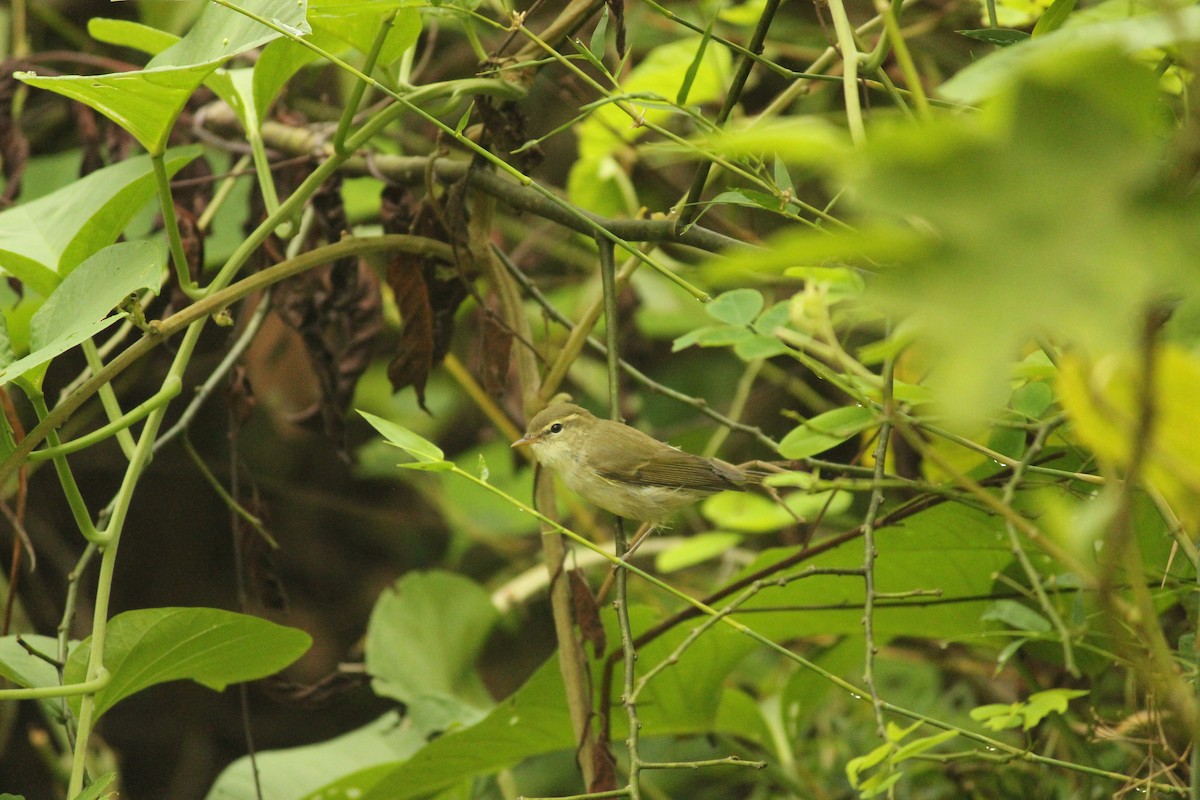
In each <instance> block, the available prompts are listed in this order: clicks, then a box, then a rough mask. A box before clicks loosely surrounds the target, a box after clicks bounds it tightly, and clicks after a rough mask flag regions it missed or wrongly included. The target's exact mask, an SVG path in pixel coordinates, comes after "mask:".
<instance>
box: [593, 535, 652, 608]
mask: <svg viewBox="0 0 1200 800" xmlns="http://www.w3.org/2000/svg"><path fill="white" fill-rule="evenodd" d="M657 528H658V526H657V525H655V524H654V523H652V522H643V523H642V524H641V526H640V527H639V528H638V529H637V531H636V532H635V533H634V534H633V540H632V541H631V542H630V543H629V547H628V548H626V550H625V552H624V553H619V554H618V555H619V556H620V557H621V561H622V562H626V561H628V560H629V559H630V558H631V557H632V556H633V554H634V553H635V552H636V551H637V549H638V547H640V546H641V544H642V542H643V541H645V539H646V537H647V536H649V535H650V534H651V533H653V532H654V531H655V530H656V529H657ZM619 569H620V567H619V566H617V565H616V564H613V567H612V571H611V572H609V573H608V575H607V576H606V577H605V578H604V583H602V584H600V588H599V589H597V590H596V602H597V603H603V602H604V596H605V595H607V594H608V590H609V589H611V588H612V585H613V581H615V580H616V579H617V570H619Z"/></svg>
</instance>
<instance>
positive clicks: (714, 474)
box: [600, 450, 745, 492]
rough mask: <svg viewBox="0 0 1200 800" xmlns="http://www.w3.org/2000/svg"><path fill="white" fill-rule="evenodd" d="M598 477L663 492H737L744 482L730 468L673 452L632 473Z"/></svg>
mask: <svg viewBox="0 0 1200 800" xmlns="http://www.w3.org/2000/svg"><path fill="white" fill-rule="evenodd" d="M600 474H601V476H602V477H604V478H607V479H609V480H615V481H622V482H624V483H638V484H642V485H644V486H662V487H666V488H679V487H684V486H686V487H688V488H690V489H694V490H696V491H702V492H720V491H724V490H726V489H735V490H736V489H741V488H742V484H743V483H745V478H744V476H742V475H741V474H740V473H739V472H738V471H737V470H736V469H735V468H734V467H731V466H727V465H725V464H721V463H719V462H715V461H710V460H708V459H707V458H701V457H700V456H695V455H692V454H691V453H685V452H683V451H682V450H679V451H675V452H673V453H671V454H669V455H667V456H666V457H664V456H663V455H662V454H661V453H659V454H657V457H656V458H654V459H653V460H646V461H644V462H642V463H640V464H637V465H633V468H632V469H623V470H619V471H613V472H608V473H605V472H601V473H600Z"/></svg>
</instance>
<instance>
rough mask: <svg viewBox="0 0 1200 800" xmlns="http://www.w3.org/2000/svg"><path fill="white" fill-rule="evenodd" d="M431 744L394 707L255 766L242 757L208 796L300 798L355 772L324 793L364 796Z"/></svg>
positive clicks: (332, 799) (329, 798) (328, 797)
mask: <svg viewBox="0 0 1200 800" xmlns="http://www.w3.org/2000/svg"><path fill="white" fill-rule="evenodd" d="M425 743H426V739H425V737H424V736H422V735H421V734H420V733H418V732H417V731H416V730H415V729H414V728H413V727H412V726H409V725H405V724H404V721H403V720H402V719H401V717H400V715H399V714H398V713H396V712H394V711H392V712H389V713H387V714H384V715H383V716H382V717H380V718H379V719H377V720H375V721H374V722H371V723H370V724H368V725H365V726H364V727H362V728H359V729H358V730H355V731H351V732H350V733H347V734H345V735H344V736H339V737H337V738H336V739H331V740H329V741H327V742H321V743H319V744H312V745H307V746H305V747H294V748H291V749H288V750H268V751H265V752H260V753H258V754H257V755H256V756H255V761H256V763H255V764H254V765H253V766H252V765H251V763H250V759H249V758H242V759H239V760H238V761H235V762H234V763H233V764H231V765H230V766H229V767H228V768H226V769H225V771H224V772H222V773H221V775H220V777H218V778H217V780H216V783H214V784H213V786H212V788H211V789H210V790H209V792H208V795H207V797H206V800H257V798H259V797H270V798H271V800H299V798H302V797H307V796H308V795H310V794H311V793H312V792H313V791H314V790H316V789H318V788H320V787H326V786H327V784H329V782H330V780H332V779H333V778H335V777H338V776H351V777H346V778H339V780H338V781H337V784H336V785H337V786H338V789H337V791H335V790H334V788H333V787H327V788H326V793H325V794H323V795H322V797H323V798H325V800H336V799H337V798H346V799H347V800H348V799H349V798H351V797H356V796H361V795H362V793H364V792H366V791H367V790H368V789H370V788H371V787H372V786H374V785H375V783H377V782H378V781H379V779H380V778H382V777H383V775H384V774H386V773H387V772H390V771H392V770H393V769H395V765H396V764H397V763H398V762H401V761H403V760H404V759H406V758H408V757H409V756H411V755H412V754H413V753H415V752H416V751H417V750H419V749H420V748H421V747H423V746H424V745H425ZM256 778H257V780H256ZM256 783H258V784H259V785H261V787H262V794H261V795H260V794H258V792H257V789H256ZM354 792H358V794H354Z"/></svg>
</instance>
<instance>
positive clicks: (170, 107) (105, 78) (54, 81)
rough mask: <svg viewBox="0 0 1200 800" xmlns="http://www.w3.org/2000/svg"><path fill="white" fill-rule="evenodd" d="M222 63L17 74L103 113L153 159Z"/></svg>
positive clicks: (15, 74) (33, 83)
mask: <svg viewBox="0 0 1200 800" xmlns="http://www.w3.org/2000/svg"><path fill="white" fill-rule="evenodd" d="M164 52H166V51H164ZM220 63H221V62H220V61H210V62H207V63H204V64H194V65H190V66H185V67H159V68H157V69H144V70H141V71H139V72H118V73H113V74H111V75H86V76H84V75H61V76H58V77H54V78H43V77H39V76H38V75H37V74H36V73H33V72H17V73H14V75H13V76H14V77H15V78H17V79H18V80H20V81H22V82H23V83H27V84H29V85H30V86H36V87H38V88H39V89H45V90H47V91H51V92H55V93H57V94H61V95H62V96H64V97H69V98H71V99H72V100H77V101H78V102H80V103H83V104H84V105H86V106H88V107H90V108H93V109H95V110H96V111H99V112H100V113H101V114H103V115H104V116H106V117H108V118H109V119H111V120H112V121H113V122H115V123H117V124H118V125H120V126H121V127H122V128H124V129H125V130H126V131H128V132H129V134H130V135H131V136H133V137H134V138H135V139H137V140H138V142H139V143H141V145H142V147H144V148H146V150H147V151H148V152H149V153H150V154H151V155H157V154H160V153H163V152H164V151H165V150H166V147H167V137H168V136H169V135H170V133H171V129H172V128H173V127H174V126H175V119H176V118H177V117H178V116H179V112H181V111H182V110H183V106H184V105H185V104H186V103H187V101H188V99H189V98H190V97H191V96H192V93H193V92H195V91H196V89H197V88H198V87H199V86H200V84H202V83H204V81H205V80H206V79H207V78H208V76H209V75H210V74H212V72H213V70H215V69H216V68H217V66H218V65H219V64H220Z"/></svg>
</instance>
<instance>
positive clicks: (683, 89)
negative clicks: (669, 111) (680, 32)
mask: <svg viewBox="0 0 1200 800" xmlns="http://www.w3.org/2000/svg"><path fill="white" fill-rule="evenodd" d="M716 21H717V18H716V17H711V18H709V20H708V25H706V26H705V27H704V33H703V34H701V36H700V46H699V47H697V48H696V55H695V57H694V58H693V59H692V63H690V64H688V68H687V71H686V72H684V74H683V83H681V84H679V91H678V92H677V93H676V95H675V104H676V105H680V106H683V105H687V101H688V94H689V93H690V92H691V91H692V84H693V83H695V81H696V74H697V73H698V72H699V71H700V66H701V65H702V64H703V63H704V53H705V51H707V50H708V45H709V43H710V42H712V29H713V23H715V22H716Z"/></svg>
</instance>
